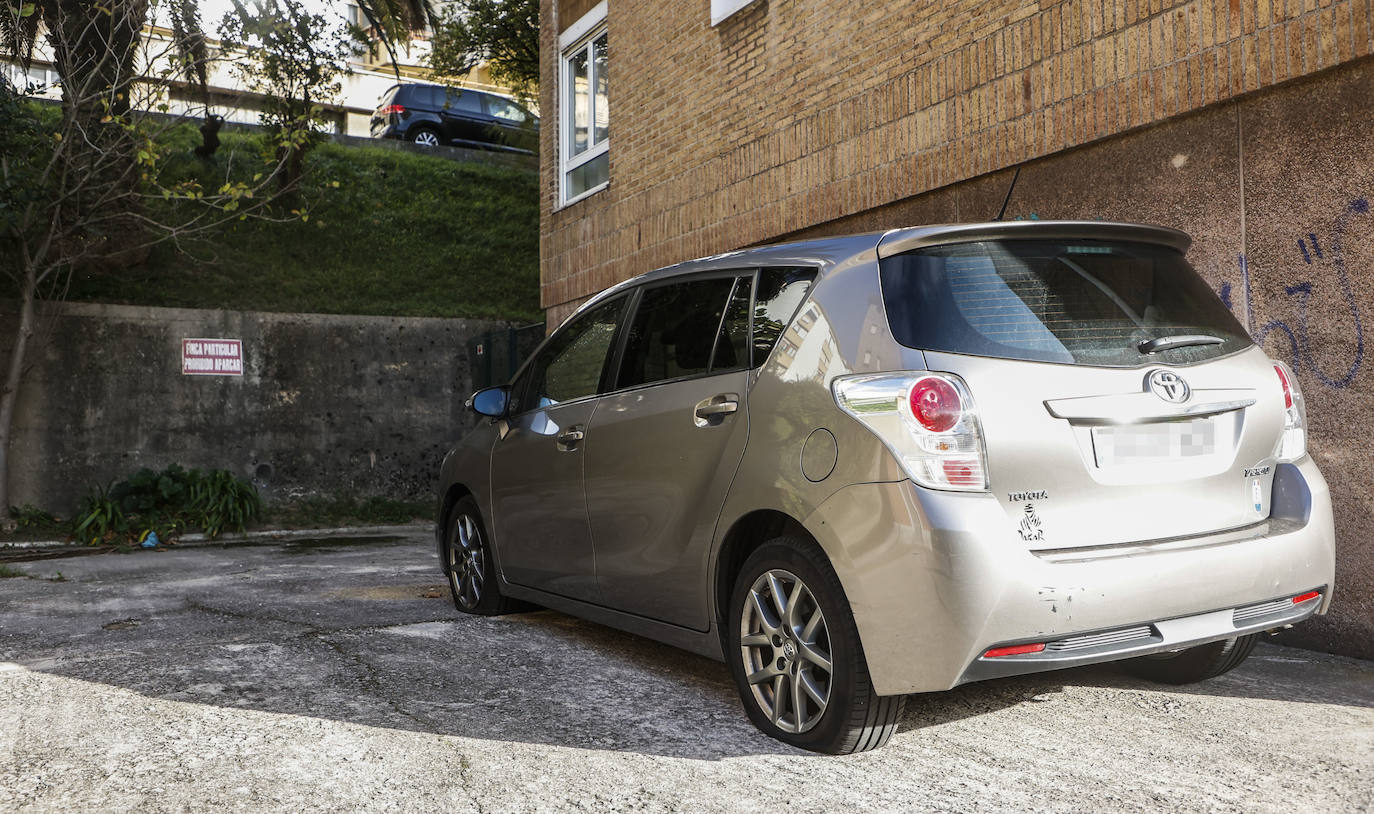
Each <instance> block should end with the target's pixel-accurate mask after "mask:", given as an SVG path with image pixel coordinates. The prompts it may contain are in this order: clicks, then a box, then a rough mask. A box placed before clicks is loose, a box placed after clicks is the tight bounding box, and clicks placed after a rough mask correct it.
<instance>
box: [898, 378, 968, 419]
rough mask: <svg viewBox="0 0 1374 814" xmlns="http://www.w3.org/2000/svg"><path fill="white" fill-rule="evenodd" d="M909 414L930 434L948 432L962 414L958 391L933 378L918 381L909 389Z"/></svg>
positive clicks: (946, 383) (962, 406)
mask: <svg viewBox="0 0 1374 814" xmlns="http://www.w3.org/2000/svg"><path fill="white" fill-rule="evenodd" d="M908 399H909V400H910V402H911V414H912V415H913V416H915V417H916V420H917V421H918V422H920V424H921V426H922V427H925V428H926V429H928V430H930V431H931V432H949V431H950V430H952V429H954V425H955V424H958V423H959V419H960V418H961V417H962V416H963V414H964V405H963V403H962V402H961V401H960V400H959V391H957V390H955V389H954V385H952V384H950V383H949V382H947V381H945V380H944V379H940V378H936V377H935V376H927V377H926V378H924V379H920V380H918V381H917V382H916V384H914V385H912V387H911V395H910V396H908Z"/></svg>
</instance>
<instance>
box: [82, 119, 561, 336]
mask: <svg viewBox="0 0 1374 814" xmlns="http://www.w3.org/2000/svg"><path fill="white" fill-rule="evenodd" d="M247 138H249V137H246V136H241V135H231V136H229V137H227V138H226V140H225V144H224V146H223V147H222V148H221V153H222V154H224V153H227V152H228V151H230V150H232V149H234V148H238V149H240V150H245V149H251V146H250V144H249V143H248V142H247V141H246V139H247ZM336 183H337V186H335V184H336ZM301 198H302V199H303V200H304V201H306V203H307V206H308V210H309V213H310V217H309V220H308V221H307V222H300V221H296V222H292V223H269V222H263V221H252V220H249V221H245V222H234V223H233V224H232V225H231V226H229V227H227V228H225V229H224V230H223V231H222V232H218V233H215V234H213V235H209V236H207V238H206V239H202V240H200V241H197V242H196V243H193V244H185V245H183V246H182V247H181V249H182V250H183V251H178V249H177V248H176V247H174V246H172V245H170V244H164V245H161V246H159V247H157V248H156V249H155V250H154V251H153V253H152V255H151V256H150V257H149V258H148V260H147V261H146V262H145V263H143V264H142V265H141V266H139V267H136V268H132V269H127V270H124V271H121V272H119V273H118V274H115V275H99V276H92V275H85V274H79V275H77V277H76V278H75V279H74V280H73V283H72V290H71V293H70V296H69V299H72V300H84V301H95V302H115V303H127V304H137V305H162V306H176V307H191V308H227V309H234V310H260V311H279V312H309V313H335V314H383V315H395V316H444V317H486V318H500V319H511V320H526V321H541V320H542V318H543V316H542V312H541V311H540V310H539V208H538V184H537V178H536V176H535V174H534V173H533V172H531V171H522V170H515V169H509V168H504V167H493V166H487V165H484V164H476V163H460V162H455V161H450V160H447V159H443V158H437V157H431V156H425V155H417V154H414V153H407V152H399V151H392V150H383V149H375V148H356V147H344V146H340V145H336V144H324V145H321V146H320V147H318V148H317V149H316V150H315V151H314V152H313V153H312V154H311V156H310V159H309V163H308V169H307V177H306V180H305V182H304V187H303V189H302V193H301Z"/></svg>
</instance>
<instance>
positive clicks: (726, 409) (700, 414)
mask: <svg viewBox="0 0 1374 814" xmlns="http://www.w3.org/2000/svg"><path fill="white" fill-rule="evenodd" d="M738 409H739V402H738V401H720V402H716V403H715V404H702V405H700V406H699V407H697V418H710V417H711V416H713V415H726V414H728V413H733V412H735V411H736V410H738Z"/></svg>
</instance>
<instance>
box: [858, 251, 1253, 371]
mask: <svg viewBox="0 0 1374 814" xmlns="http://www.w3.org/2000/svg"><path fill="white" fill-rule="evenodd" d="M880 271H881V278H882V290H883V301H884V303H885V305H886V308H887V318H888V322H889V324H890V326H891V328H892V335H893V336H894V337H895V338H896V339H897V341H898V342H900V343H902V344H903V345H906V346H907V347H911V348H919V349H922V350H934V351H948V352H951V353H963V354H970V355H974V356H992V357H998V358H1005V359H1024V360H1027V361H1035V362H1058V363H1064V364H1080V365H1096V366H1104V367H1138V366H1141V365H1146V364H1153V363H1158V362H1168V363H1171V364H1189V363H1193V362H1201V361H1205V360H1208V359H1215V358H1217V357H1220V356H1225V355H1227V354H1230V353H1234V352H1236V351H1238V350H1242V349H1243V348H1246V347H1248V346H1249V345H1250V344H1251V342H1250V337H1249V336H1248V335H1247V334H1246V332H1245V330H1244V329H1243V328H1242V327H1241V326H1240V323H1238V322H1237V321H1236V319H1235V317H1233V316H1232V315H1231V312H1230V311H1228V310H1227V309H1226V306H1224V305H1223V304H1222V303H1221V300H1220V299H1218V298H1217V296H1216V294H1215V293H1213V292H1212V290H1211V289H1210V288H1209V287H1208V286H1207V284H1206V283H1205V282H1204V281H1203V280H1202V278H1201V277H1199V276H1198V275H1197V272H1195V271H1194V270H1193V268H1192V267H1191V266H1190V265H1188V261H1187V260H1185V259H1184V258H1183V255H1182V253H1180V252H1178V251H1176V250H1174V249H1171V248H1168V247H1166V246H1158V245H1154V244H1146V243H1123V242H1110V241H1085V240H1006V241H980V242H974V243H956V244H951V245H947V246H935V247H931V248H926V249H920V250H918V251H914V252H909V253H907V254H902V255H897V256H895V257H888V258H884V259H883V260H882V261H880ZM1192 335H1200V336H1206V337H1213V338H1215V339H1216V340H1217V341H1216V342H1215V343H1214V344H1198V345H1189V346H1185V347H1178V348H1173V349H1170V350H1163V351H1159V352H1158V353H1156V354H1153V355H1147V354H1145V353H1142V352H1141V351H1140V350H1139V347H1138V346H1139V345H1140V344H1141V343H1143V342H1147V341H1148V340H1151V339H1158V338H1160V337H1168V336H1192Z"/></svg>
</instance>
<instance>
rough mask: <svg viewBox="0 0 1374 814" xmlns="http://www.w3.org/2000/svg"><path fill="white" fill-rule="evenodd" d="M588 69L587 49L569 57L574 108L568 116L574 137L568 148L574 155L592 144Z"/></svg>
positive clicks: (584, 150)
mask: <svg viewBox="0 0 1374 814" xmlns="http://www.w3.org/2000/svg"><path fill="white" fill-rule="evenodd" d="M587 69H588V65H587V51H586V50H584V49H579V50H578V51H577V53H575V54H573V55H572V56H571V57H569V58H568V86H569V88H571V89H572V109H571V110H569V111H568V118H570V119H572V137H571V138H570V139H569V143H568V150H569V152H571V153H572V154H573V155H580V154H581V153H584V152H586V151H587V148H588V147H590V146H591V141H590V139H589V134H588V127H589V123H590V121H591V115H592V102H591V95H590V89H591V84H590V82H589V80H588V76H587Z"/></svg>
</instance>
